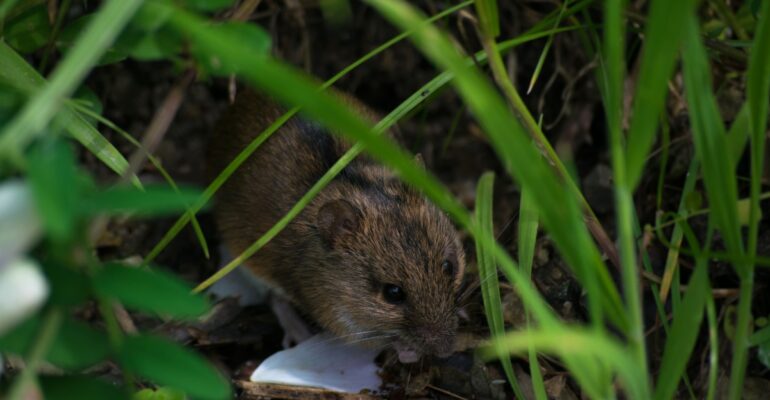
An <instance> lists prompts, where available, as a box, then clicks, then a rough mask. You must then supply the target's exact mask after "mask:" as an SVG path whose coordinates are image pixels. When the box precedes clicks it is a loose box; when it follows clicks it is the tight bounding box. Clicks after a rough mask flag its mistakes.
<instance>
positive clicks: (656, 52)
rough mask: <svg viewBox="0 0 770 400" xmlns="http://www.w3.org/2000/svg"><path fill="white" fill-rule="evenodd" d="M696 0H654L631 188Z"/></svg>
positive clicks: (631, 137) (631, 152) (633, 129)
mask: <svg viewBox="0 0 770 400" xmlns="http://www.w3.org/2000/svg"><path fill="white" fill-rule="evenodd" d="M695 3H696V1H695V0H676V1H671V0H653V1H652V2H651V4H650V13H649V17H648V18H647V26H646V29H645V33H644V43H645V44H644V49H643V51H642V63H641V67H640V70H639V79H638V80H637V82H639V83H640V84H639V85H637V87H636V95H635V96H634V105H633V112H632V114H631V115H632V116H633V118H632V120H631V126H630V127H629V132H628V144H627V146H626V148H627V149H628V155H627V157H628V159H627V160H626V164H627V168H626V174H627V177H628V183H629V186H630V187H631V188H634V187H636V185H637V183H638V182H639V179H640V178H641V176H642V170H643V169H644V163H645V161H646V159H647V154H648V153H649V151H650V147H651V146H652V143H653V141H654V138H655V130H656V129H657V124H658V116H659V115H660V113H661V110H663V105H664V101H665V99H666V92H667V86H666V85H667V83H668V79H669V77H671V73H672V72H673V71H674V65H675V64H676V54H677V52H678V50H679V47H680V45H681V44H682V38H683V37H684V36H683V35H684V24H683V23H682V18H683V16H684V15H689V14H690V13H691V12H692V11H693V9H694V8H695Z"/></svg>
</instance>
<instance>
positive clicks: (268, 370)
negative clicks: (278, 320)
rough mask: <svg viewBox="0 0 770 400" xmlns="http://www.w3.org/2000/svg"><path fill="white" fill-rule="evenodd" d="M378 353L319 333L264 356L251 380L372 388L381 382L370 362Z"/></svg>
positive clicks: (349, 389) (346, 389) (352, 389)
mask: <svg viewBox="0 0 770 400" xmlns="http://www.w3.org/2000/svg"><path fill="white" fill-rule="evenodd" d="M378 353H379V351H378V350H376V349H368V348H362V347H359V346H356V345H353V344H347V343H344V342H342V341H341V340H339V339H336V338H334V337H332V336H330V335H329V334H319V335H315V336H313V337H312V338H310V339H308V340H306V341H304V342H302V343H300V344H299V345H297V346H295V347H293V348H291V349H287V350H283V351H279V352H278V353H275V354H273V355H272V356H270V357H268V358H267V359H266V360H265V361H263V362H262V364H260V365H259V367H257V370H256V371H254V373H253V374H252V375H251V381H252V382H262V383H278V384H284V385H295V386H311V387H317V388H323V389H327V390H332V391H337V392H348V393H359V392H360V391H362V390H364V389H368V390H371V391H376V390H378V389H379V387H380V385H381V384H382V380H381V379H380V377H379V375H377V369H378V368H377V365H376V364H374V359H375V357H377V354H378Z"/></svg>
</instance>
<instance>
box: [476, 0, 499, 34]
mask: <svg viewBox="0 0 770 400" xmlns="http://www.w3.org/2000/svg"><path fill="white" fill-rule="evenodd" d="M476 14H478V15H479V23H480V25H481V30H482V32H484V35H486V36H490V37H493V38H495V37H497V36H498V35H500V19H499V17H498V12H497V0H476Z"/></svg>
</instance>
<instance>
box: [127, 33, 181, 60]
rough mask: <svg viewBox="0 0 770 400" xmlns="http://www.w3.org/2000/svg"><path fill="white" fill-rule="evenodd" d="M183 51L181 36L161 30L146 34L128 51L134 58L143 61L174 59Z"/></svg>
mask: <svg viewBox="0 0 770 400" xmlns="http://www.w3.org/2000/svg"><path fill="white" fill-rule="evenodd" d="M181 51H182V41H181V39H180V38H179V36H177V35H175V34H171V32H166V31H165V30H161V32H153V33H147V34H145V35H144V36H143V37H142V38H141V39H139V41H137V42H136V43H134V45H133V47H132V48H131V49H130V50H128V53H129V55H130V56H131V57H132V58H135V59H137V60H142V61H152V60H160V59H164V58H174V57H176V56H177V55H178V54H179V53H180V52H181Z"/></svg>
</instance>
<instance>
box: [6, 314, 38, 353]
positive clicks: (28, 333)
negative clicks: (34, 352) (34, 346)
mask: <svg viewBox="0 0 770 400" xmlns="http://www.w3.org/2000/svg"><path fill="white" fill-rule="evenodd" d="M39 328H40V317H39V316H38V315H33V316H32V317H31V318H29V319H28V320H26V321H24V322H22V323H21V324H19V325H16V327H14V328H13V329H12V330H11V331H9V332H6V333H5V334H4V335H2V336H0V353H12V354H19V355H24V354H26V353H27V350H28V349H29V346H30V344H31V343H32V341H33V340H34V339H35V334H36V333H37V331H38V329H39Z"/></svg>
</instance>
